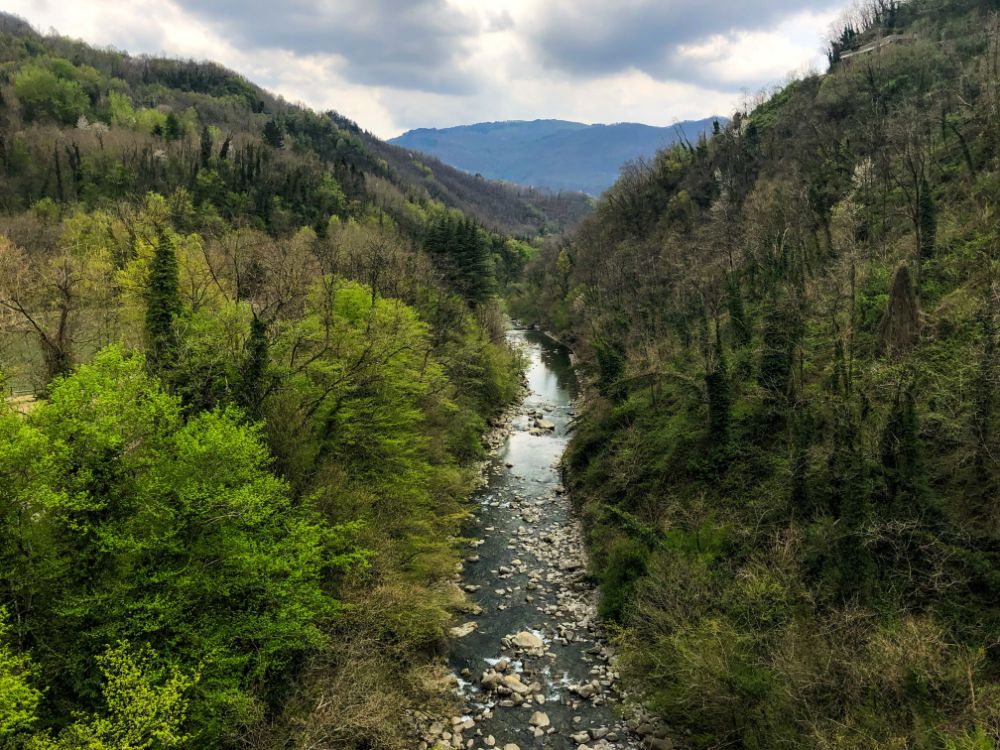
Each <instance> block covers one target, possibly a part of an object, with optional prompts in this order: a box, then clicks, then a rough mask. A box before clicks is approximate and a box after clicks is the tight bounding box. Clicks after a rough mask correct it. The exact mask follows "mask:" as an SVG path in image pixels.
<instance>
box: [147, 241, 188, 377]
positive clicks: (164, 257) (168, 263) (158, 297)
mask: <svg viewBox="0 0 1000 750" xmlns="http://www.w3.org/2000/svg"><path fill="white" fill-rule="evenodd" d="M180 313H181V298H180V291H179V280H178V268H177V252H176V250H175V247H174V239H173V236H172V235H171V234H170V233H169V232H166V231H162V230H161V231H160V232H159V234H158V236H157V241H156V249H155V251H154V253H153V260H152V263H151V264H150V268H149V281H148V284H147V287H146V347H147V351H148V361H149V365H150V368H151V369H152V370H153V371H163V370H165V369H168V368H169V366H170V363H171V358H172V357H173V356H174V355H175V354H176V352H177V344H178V341H177V329H176V327H175V322H176V318H177V316H178V315H180Z"/></svg>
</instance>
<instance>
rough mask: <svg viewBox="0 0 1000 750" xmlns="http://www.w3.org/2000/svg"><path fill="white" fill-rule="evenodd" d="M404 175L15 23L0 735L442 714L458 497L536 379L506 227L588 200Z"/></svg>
mask: <svg viewBox="0 0 1000 750" xmlns="http://www.w3.org/2000/svg"><path fill="white" fill-rule="evenodd" d="M414 169H416V168H415V167H413V166H412V161H411V160H410V159H409V157H407V156H405V155H403V154H402V152H401V151H400V150H399V149H395V148H393V147H388V146H385V145H384V144H380V143H379V142H378V141H376V140H375V139H373V138H372V137H371V136H369V135H367V134H365V133H364V132H362V131H361V130H360V129H358V128H357V127H356V126H355V125H353V124H352V123H349V122H346V121H345V120H343V119H342V118H340V117H338V116H336V115H335V114H332V113H326V114H319V113H316V112H312V111H309V110H306V109H303V108H300V107H293V106H290V105H288V104H286V103H284V102H282V101H280V100H279V99H276V98H275V97H273V96H271V95H269V94H267V93H266V92H264V91H262V90H261V89H259V88H258V87H256V86H254V85H252V84H250V83H249V82H247V81H246V80H244V79H243V78H241V77H239V76H238V75H236V74H234V73H232V72H230V71H227V70H225V69H223V68H221V67H219V66H216V65H212V64H210V63H193V62H178V61H173V60H162V59H153V58H134V57H129V56H128V55H126V54H123V53H119V52H115V51H109V50H96V49H93V48H90V47H88V46H86V45H84V44H82V43H80V42H76V41H73V40H69V39H65V38H61V37H55V36H42V35H39V34H37V33H35V32H34V31H33V30H31V28H30V27H28V26H27V25H25V24H24V23H22V22H20V21H18V20H17V19H13V18H11V17H9V16H2V15H0V388H2V390H3V391H4V395H5V396H7V394H8V393H9V392H10V391H13V392H14V393H15V394H16V397H15V398H4V399H0V747H2V748H4V750H7V749H8V748H9V749H11V750H14V749H17V750H20V749H21V748H24V749H25V750H27V749H28V748H31V749H32V750H71V749H80V748H85V747H86V748H94V749H96V748H107V750H118V749H121V748H150V749H152V748H156V749H158V750H167V749H169V748H185V749H187V748H192V749H193V748H259V749H261V750H263V749H264V748H280V747H285V748H288V747H324V748H358V747H365V748H387V749H388V748H392V749H396V748H403V747H413V745H414V742H413V738H414V737H415V736H418V727H417V726H415V725H416V718H415V714H414V713H413V712H414V711H415V710H417V709H419V710H420V711H421V712H422V713H421V716H427V715H429V714H428V712H432V713H433V714H434V715H435V716H438V715H451V714H450V712H451V711H452V710H454V709H453V708H452V707H451V701H452V700H453V696H452V693H451V690H450V688H451V683H450V682H449V681H448V680H447V679H446V674H447V673H446V670H445V669H444V665H443V664H442V660H441V659H440V657H439V654H440V653H441V644H442V642H443V641H444V639H445V637H446V634H447V632H448V628H449V627H450V626H451V625H452V624H453V622H452V620H453V618H454V617H455V616H456V614H457V613H458V612H460V611H462V610H464V609H465V608H467V607H468V606H469V605H468V602H467V601H466V600H465V597H464V595H463V593H462V591H461V590H459V589H458V588H457V586H456V585H455V583H454V581H453V575H454V570H455V567H456V565H458V564H459V562H460V560H461V558H462V556H463V554H462V553H463V550H465V549H466V547H465V545H464V544H463V543H462V542H461V533H462V528H463V522H464V520H465V519H466V518H467V516H468V514H469V512H470V511H469V506H468V504H467V502H466V499H467V496H468V494H469V492H470V491H471V489H472V487H473V486H474V485H475V484H476V481H477V473H478V471H479V461H480V459H481V458H482V457H483V455H484V444H483V436H484V434H485V433H486V431H487V429H488V427H489V425H490V424H491V423H492V422H493V420H495V419H496V418H497V416H498V415H499V413H500V412H501V411H502V410H503V409H504V408H505V407H506V406H507V405H508V404H509V403H510V402H511V401H512V400H513V399H514V398H515V397H516V396H517V394H518V389H519V385H520V377H519V373H520V358H519V355H518V353H517V352H515V351H513V350H512V349H511V348H510V347H509V346H508V345H507V344H506V341H505V338H504V332H505V329H504V322H505V318H504V315H503V308H502V305H501V303H500V301H499V299H498V297H497V292H498V291H502V290H503V289H504V288H505V287H506V285H507V284H508V283H509V282H510V280H511V279H512V278H514V277H515V276H516V275H517V274H518V273H519V271H520V269H521V267H522V266H523V264H524V262H525V261H526V260H527V259H528V258H529V257H530V256H531V255H532V253H533V249H532V247H531V246H530V245H528V244H527V243H526V242H523V241H520V240H517V239H514V238H512V237H510V236H508V235H507V234H505V233H503V232H501V231H498V230H499V229H503V230H506V231H507V232H517V233H524V234H526V235H531V236H534V235H536V234H537V233H539V232H542V231H545V230H547V229H555V228H557V227H558V226H559V225H560V220H558V219H553V218H551V217H550V216H548V215H546V214H545V213H544V212H543V210H542V209H540V208H539V206H542V205H544V207H545V209H546V210H547V209H548V208H552V209H553V210H558V211H562V212H563V213H560V214H558V215H559V216H561V217H563V219H565V220H566V222H567V223H568V222H570V221H571V220H572V210H570V209H564V208H563V204H562V203H561V202H560V201H559V200H558V199H551V198H549V197H547V196H537V195H535V194H531V193H528V192H526V191H518V190H514V189H511V188H509V187H498V186H496V185H491V184H488V183H485V182H483V181H478V180H475V179H474V178H471V177H468V176H467V175H463V174H460V173H458V172H457V171H455V170H452V169H449V168H446V167H443V166H441V165H424V166H422V167H420V168H419V174H416V173H415V172H414ZM535 198H539V199H540V200H542V201H543V202H544V203H539V204H537V205H536V204H534V203H533V202H532V201H533V200H535ZM578 205H580V206H582V207H586V205H587V202H586V199H581V201H580V202H578ZM460 208H461V209H465V210H466V211H468V212H469V213H468V214H463V213H462V212H461V211H460V210H458V209H460ZM553 215H555V214H553ZM465 554H467V552H466V553H465Z"/></svg>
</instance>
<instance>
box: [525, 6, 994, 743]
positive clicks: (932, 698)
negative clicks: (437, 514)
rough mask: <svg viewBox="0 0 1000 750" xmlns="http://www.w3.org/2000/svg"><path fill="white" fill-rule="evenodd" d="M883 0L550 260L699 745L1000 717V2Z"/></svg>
mask: <svg viewBox="0 0 1000 750" xmlns="http://www.w3.org/2000/svg"><path fill="white" fill-rule="evenodd" d="M997 10H998V5H997V3H995V2H973V1H972V0H912V2H905V3H896V2H894V1H893V0H873V2H868V3H865V4H863V6H862V7H861V8H860V9H859V10H858V11H857V12H856V13H855V14H853V15H852V16H851V17H850V18H849V19H848V20H847V22H846V23H845V24H844V26H843V28H842V32H841V33H839V34H838V36H837V38H836V39H835V40H834V42H833V44H832V45H831V49H830V60H831V66H830V70H829V72H828V73H827V74H825V75H812V76H809V77H806V78H803V79H801V80H797V81H794V82H793V83H790V84H789V85H787V86H785V87H784V88H782V89H780V90H779V91H777V92H776V93H774V94H773V95H771V96H768V97H762V98H761V100H760V101H759V103H757V104H756V105H755V106H752V107H750V108H749V109H748V110H747V111H743V112H739V113H737V115H736V116H735V117H734V118H733V120H732V122H731V124H730V125H729V126H728V127H726V128H725V129H724V130H723V131H722V132H721V133H719V134H717V135H714V136H712V137H710V138H708V139H706V140H703V141H701V142H699V143H697V144H696V145H694V146H693V147H687V146H684V145H680V146H675V147H673V148H671V149H668V150H665V151H663V152H661V153H660V154H659V155H658V156H657V157H656V159H655V160H653V161H651V162H649V163H647V164H636V165H634V166H633V167H631V168H630V169H629V170H627V171H626V172H625V173H624V174H623V175H622V177H621V179H620V180H619V181H618V182H617V184H616V185H615V186H614V187H613V188H611V189H610V190H609V191H608V193H606V194H605V195H604V196H603V198H602V199H601V201H600V204H599V206H598V208H597V209H596V213H595V215H594V216H593V217H592V218H591V219H589V220H587V221H586V222H585V223H584V225H583V226H582V227H581V228H580V230H579V231H577V232H576V233H574V234H573V236H572V237H571V238H570V239H569V240H568V241H565V242H561V243H557V242H553V243H551V244H550V245H549V246H548V247H547V248H546V251H545V252H544V253H543V254H542V255H541V256H539V258H538V259H537V260H536V261H534V262H533V263H532V264H531V266H530V267H529V270H528V278H527V281H526V282H525V286H524V287H523V288H522V290H521V291H520V294H519V296H518V299H517V305H516V308H517V311H519V312H521V313H522V314H524V315H525V316H526V317H527V318H529V319H533V320H536V321H538V322H539V323H541V324H544V325H545V326H547V327H549V328H550V329H551V330H553V331H555V332H556V333H557V334H559V335H560V336H562V337H564V338H565V339H566V340H568V341H569V342H571V343H572V345H573V346H574V347H575V349H576V351H577V353H578V355H579V356H580V360H581V363H582V365H581V366H582V367H584V369H585V370H586V372H588V373H589V375H590V377H591V388H590V397H589V399H588V401H587V407H586V412H585V414H584V416H583V417H582V419H581V420H580V422H579V424H578V428H577V432H576V435H575V438H574V439H573V442H572V444H571V447H570V451H569V453H568V456H567V460H566V470H567V473H568V483H569V486H570V487H571V490H572V493H573V495H574V498H575V500H576V502H577V503H578V505H579V506H580V507H581V508H582V510H583V513H584V517H585V522H586V526H587V530H588V536H589V542H590V545H591V552H592V558H593V559H592V561H591V570H592V571H593V574H594V576H595V577H597V578H598V579H599V581H600V583H601V585H602V590H603V599H602V602H603V603H602V609H603V614H604V615H605V617H607V618H610V619H611V620H613V621H615V622H617V623H618V628H619V630H618V636H617V641H618V645H619V647H620V649H621V663H620V666H621V669H622V671H623V674H624V679H625V680H626V682H627V683H628V685H629V687H630V688H631V690H632V693H633V696H635V697H641V699H642V700H643V701H644V702H645V703H646V705H647V706H648V707H649V708H650V709H651V711H652V712H653V713H654V715H655V716H657V717H658V718H659V719H660V720H662V721H663V722H664V723H665V725H666V727H667V728H668V730H669V734H670V736H672V737H673V738H674V740H675V742H676V745H677V746H678V747H691V748H720V747H742V748H777V747H816V748H935V749H939V748H940V749H945V748H948V749H958V748H961V749H963V750H972V749H973V748H975V749H976V750H986V749H987V748H995V747H997V746H998V738H1000V650H998V640H997V634H998V633H1000V600H998V592H1000V505H998V499H1000V495H998V490H1000V484H998V481H1000V425H998V412H997V407H998V403H997V399H998V385H1000V356H998V348H997V346H998V341H997V328H998V324H1000V318H998V316H1000V245H998V243H1000V239H998V238H1000V222H998V215H997V200H998V196H1000V139H998V134H1000V17H998V15H997Z"/></svg>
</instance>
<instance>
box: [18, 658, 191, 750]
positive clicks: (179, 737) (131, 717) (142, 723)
mask: <svg viewBox="0 0 1000 750" xmlns="http://www.w3.org/2000/svg"><path fill="white" fill-rule="evenodd" d="M97 662H98V665H99V666H100V670H101V673H102V675H103V678H104V679H103V684H102V686H101V692H102V695H103V699H104V704H105V706H104V708H103V709H102V710H101V711H100V713H98V714H97V715H96V716H93V717H92V718H87V719H82V720H78V721H76V722H74V723H73V724H71V725H70V726H68V727H67V728H66V729H64V730H62V732H60V733H59V736H58V737H57V738H55V739H51V738H50V737H47V736H44V735H42V736H40V737H36V738H34V739H33V740H32V741H31V742H29V743H28V744H27V747H28V748H30V750H169V748H174V747H184V746H186V745H187V743H188V741H189V739H190V738H189V737H188V736H187V735H185V734H184V730H183V726H184V722H185V719H186V713H187V709H188V697H187V696H188V694H189V693H190V690H191V687H192V686H193V685H195V684H197V682H198V678H197V676H194V677H191V676H188V675H185V674H183V673H181V672H180V670H178V669H177V668H176V667H175V666H170V667H166V668H164V667H161V666H158V665H156V664H155V659H154V658H153V655H152V654H151V653H149V652H148V650H146V651H140V652H138V653H137V652H134V651H133V650H132V649H130V648H128V647H127V646H124V645H121V644H120V645H118V646H116V647H114V648H110V649H108V650H107V651H106V652H105V653H104V654H102V655H101V656H99V657H98V658H97Z"/></svg>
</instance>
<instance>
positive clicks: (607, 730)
mask: <svg viewBox="0 0 1000 750" xmlns="http://www.w3.org/2000/svg"><path fill="white" fill-rule="evenodd" d="M510 336H511V339H512V341H513V343H515V345H519V346H521V347H522V348H523V350H524V352H525V354H526V356H527V358H528V362H529V364H528V368H527V373H526V375H527V385H528V391H527V395H526V397H525V399H524V401H523V402H522V404H521V406H520V408H519V410H518V411H517V412H516V414H515V415H514V417H513V421H512V424H511V425H510V431H509V434H508V436H507V437H506V439H505V440H504V442H503V443H502V444H501V445H500V446H499V447H498V449H497V450H496V451H495V453H494V455H493V456H492V458H491V460H490V464H489V466H488V469H487V481H486V483H485V485H484V486H483V488H482V489H481V490H480V491H479V492H478V493H477V495H476V496H475V498H474V499H475V501H476V502H477V503H478V512H477V514H476V519H475V523H474V525H473V528H472V531H471V533H472V534H474V535H476V536H475V539H474V541H473V543H472V545H471V548H470V549H469V553H468V557H467V558H466V560H465V566H464V571H463V576H462V583H463V585H464V587H465V590H466V591H467V592H468V593H469V595H470V598H471V599H472V600H473V601H474V602H475V605H474V608H473V612H474V614H472V615H470V616H469V617H468V619H467V621H466V622H464V623H462V624H461V625H459V626H458V627H456V628H454V629H453V633H452V635H453V636H454V637H453V648H452V653H451V664H452V667H453V668H454V670H455V673H456V674H458V675H461V678H460V680H459V690H460V691H461V693H462V695H463V698H464V700H465V702H466V713H465V715H463V716H456V717H453V718H452V719H451V722H450V723H451V725H450V726H447V725H445V724H442V725H439V726H435V727H433V728H432V732H431V734H430V735H429V736H427V737H425V738H424V739H425V742H426V744H427V745H428V746H432V745H433V744H438V745H440V746H443V747H448V746H451V747H456V748H457V747H463V748H469V749H470V750H472V749H474V748H490V747H498V748H508V750H512V748H510V746H511V745H515V746H517V747H518V748H520V750H528V749H529V748H553V749H554V750H561V749H562V748H573V749H576V748H578V747H580V746H581V745H583V746H586V747H587V748H592V749H593V750H612V749H613V748H632V747H638V746H639V745H638V743H637V741H636V740H635V738H634V737H633V736H632V735H630V733H629V731H628V728H627V727H626V725H625V723H624V722H623V721H622V719H621V717H620V716H619V714H618V712H617V711H616V710H615V705H616V703H617V700H618V695H617V692H616V679H617V675H616V674H615V671H614V667H613V665H612V663H611V662H612V661H613V655H612V653H611V650H610V648H609V647H608V646H607V644H606V643H605V640H604V635H603V632H602V629H601V626H600V622H599V619H598V616H597V592H596V590H595V588H594V586H593V584H592V583H591V582H589V581H588V580H587V578H586V560H585V552H584V548H583V537H582V531H581V528H580V524H579V521H578V519H577V517H576V516H575V514H574V513H573V510H572V508H571V505H570V501H569V499H568V498H567V497H566V495H565V493H564V490H563V487H562V485H561V480H560V471H559V464H560V460H561V458H562V455H563V452H564V451H565V449H566V445H567V441H568V432H569V428H570V425H571V422H572V418H573V402H574V400H575V398H576V396H577V389H578V386H577V382H576V379H575V376H574V373H573V368H572V365H571V363H570V358H569V353H568V351H567V350H566V349H565V348H564V347H562V346H560V345H559V344H557V343H555V342H554V341H552V340H551V339H549V338H548V337H546V336H545V335H544V334H541V333H538V332H535V331H524V330H515V331H512V332H511V333H510Z"/></svg>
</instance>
